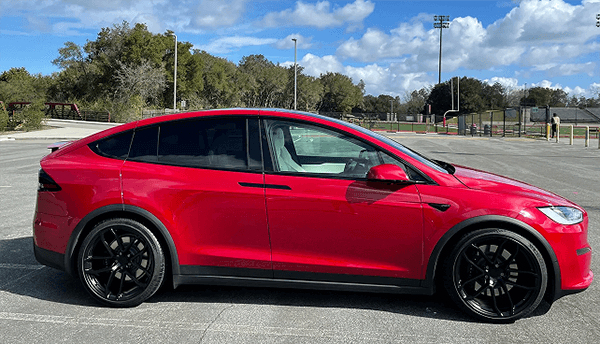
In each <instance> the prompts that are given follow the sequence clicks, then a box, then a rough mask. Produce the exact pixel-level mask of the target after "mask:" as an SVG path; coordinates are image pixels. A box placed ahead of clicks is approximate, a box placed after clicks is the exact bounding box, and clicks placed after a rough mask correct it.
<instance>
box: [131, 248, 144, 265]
mask: <svg viewBox="0 0 600 344" xmlns="http://www.w3.org/2000/svg"><path fill="white" fill-rule="evenodd" d="M147 251H148V249H147V248H146V246H144V249H143V250H141V251H139V252H137V253H136V254H134V255H133V256H131V258H129V260H130V261H133V260H134V259H136V258H137V257H139V256H140V255H142V254H143V253H145V252H147Z"/></svg>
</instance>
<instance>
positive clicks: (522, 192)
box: [454, 166, 575, 206]
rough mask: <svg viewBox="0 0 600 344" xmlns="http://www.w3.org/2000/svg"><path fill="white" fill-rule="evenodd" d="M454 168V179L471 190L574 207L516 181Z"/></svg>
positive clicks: (561, 198) (569, 203)
mask: <svg viewBox="0 0 600 344" xmlns="http://www.w3.org/2000/svg"><path fill="white" fill-rule="evenodd" d="M454 167H455V168H456V172H455V173H454V176H455V177H456V179H458V180H459V181H460V182H461V183H463V184H464V185H465V186H467V187H468V188H471V189H476V190H483V191H489V192H496V193H503V194H511V195H517V196H523V197H529V198H532V199H537V200H539V201H542V202H544V203H547V205H571V206H572V205H575V204H574V203H572V202H570V201H569V200H567V199H565V198H563V197H561V196H558V195H556V194H553V193H551V192H549V191H546V190H543V189H540V188H538V187H536V186H533V185H529V184H527V183H523V182H520V181H518V180H514V179H510V178H507V177H503V176H499V175H497V174H493V173H489V172H484V171H479V170H475V169H472V168H468V167H464V166H454Z"/></svg>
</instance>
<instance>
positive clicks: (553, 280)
mask: <svg viewBox="0 0 600 344" xmlns="http://www.w3.org/2000/svg"><path fill="white" fill-rule="evenodd" d="M483 228H502V229H506V230H509V231H512V232H514V233H517V234H519V235H522V236H523V237H525V238H526V239H527V240H529V241H531V242H532V243H533V244H534V245H535V246H536V247H537V248H538V249H539V250H540V252H541V254H542V256H543V257H544V262H545V263H546V266H547V269H548V278H549V281H548V287H547V289H546V293H545V295H544V299H546V301H548V302H550V303H552V302H553V301H554V300H556V299H557V298H559V297H560V292H561V284H560V283H561V278H560V267H559V265H558V259H557V257H556V254H555V253H554V250H553V249H552V247H551V246H550V244H549V243H548V241H546V239H545V238H544V237H543V236H542V234H540V233H539V232H538V231H536V230H535V229H534V228H533V227H531V226H529V225H528V224H526V223H524V222H522V221H519V220H517V219H514V218H511V217H506V216H500V215H485V216H479V217H474V218H471V219H468V220H465V221H463V222H461V223H459V224H457V225H455V226H454V227H452V228H451V229H450V230H449V231H448V232H446V233H445V234H444V235H443V236H442V238H441V239H440V240H439V241H438V242H437V244H436V245H435V247H434V249H433V251H432V253H431V256H430V258H429V261H428V263H427V271H426V277H425V280H424V281H423V284H422V286H424V287H429V288H435V286H436V284H437V282H439V281H438V280H439V276H440V274H439V273H438V272H439V271H438V269H439V268H441V267H442V266H443V264H442V263H441V260H442V259H444V258H445V257H447V256H448V255H449V254H450V252H451V250H452V248H453V247H454V244H455V243H456V242H457V241H458V240H459V239H460V238H461V237H462V236H463V235H464V234H466V233H468V232H472V231H475V230H478V229H483Z"/></svg>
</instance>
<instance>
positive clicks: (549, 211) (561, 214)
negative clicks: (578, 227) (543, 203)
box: [538, 207, 583, 225]
mask: <svg viewBox="0 0 600 344" xmlns="http://www.w3.org/2000/svg"><path fill="white" fill-rule="evenodd" d="M538 209H539V210H540V211H541V212H542V213H544V214H546V216H548V217H549V218H550V219H551V220H553V221H554V222H558V223H560V224H561V225H574V224H576V223H579V222H581V221H583V212H582V211H581V210H579V209H577V208H571V207H544V208H538Z"/></svg>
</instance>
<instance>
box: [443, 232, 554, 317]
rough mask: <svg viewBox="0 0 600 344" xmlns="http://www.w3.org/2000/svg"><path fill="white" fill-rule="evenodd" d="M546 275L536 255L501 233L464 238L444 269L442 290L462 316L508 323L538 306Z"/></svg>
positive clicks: (533, 249) (513, 235)
mask: <svg viewBox="0 0 600 344" xmlns="http://www.w3.org/2000/svg"><path fill="white" fill-rule="evenodd" d="M547 284H548V272H547V269H546V264H545V263H544V259H543V257H542V254H541V253H540V251H539V250H538V249H537V248H536V247H535V246H534V245H533V244H532V243H531V242H530V241H529V240H527V239H526V238H524V237H522V236H521V235H518V234H516V233H513V232H510V231H507V230H503V229H482V230H477V231H475V232H472V233H469V234H467V235H465V236H463V237H462V238H461V239H460V240H459V242H458V244H457V245H456V247H455V249H454V250H453V251H452V253H451V254H450V256H449V259H448V260H447V261H446V263H445V266H444V286H445V288H446V291H447V292H448V294H449V295H450V298H451V299H452V300H453V301H454V302H455V303H456V304H457V305H458V306H459V307H460V308H461V309H462V310H463V311H465V312H467V313H468V314H470V315H471V316H474V317H476V318H478V319H481V320H485V321H490V322H499V323H505V322H512V321H515V320H517V319H519V318H521V317H524V316H526V315H527V314H529V313H531V312H532V311H533V310H535V309H536V308H537V306H538V305H539V304H540V302H541V300H542V298H543V296H544V293H545V291H546V286H547Z"/></svg>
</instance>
